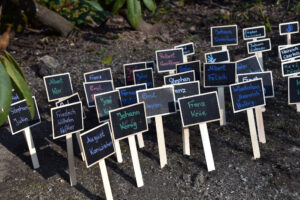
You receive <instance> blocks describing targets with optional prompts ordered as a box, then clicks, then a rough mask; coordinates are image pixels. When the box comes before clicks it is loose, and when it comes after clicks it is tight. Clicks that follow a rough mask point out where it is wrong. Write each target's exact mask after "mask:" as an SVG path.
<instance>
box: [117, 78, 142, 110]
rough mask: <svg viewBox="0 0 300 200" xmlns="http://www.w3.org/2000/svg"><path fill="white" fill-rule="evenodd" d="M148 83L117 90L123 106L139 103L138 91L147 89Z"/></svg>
mask: <svg viewBox="0 0 300 200" xmlns="http://www.w3.org/2000/svg"><path fill="white" fill-rule="evenodd" d="M146 88H147V86H146V83H143V84H137V85H131V86H125V87H119V88H116V89H117V90H118V91H119V93H120V97H121V102H122V106H128V105H131V104H135V103H137V93H136V92H137V91H138V90H144V89H146Z"/></svg>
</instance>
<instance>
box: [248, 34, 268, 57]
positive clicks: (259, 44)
mask: <svg viewBox="0 0 300 200" xmlns="http://www.w3.org/2000/svg"><path fill="white" fill-rule="evenodd" d="M247 50H248V53H249V54H251V53H255V52H264V51H270V50H271V40H270V38H267V39H263V40H257V41H254V42H247Z"/></svg>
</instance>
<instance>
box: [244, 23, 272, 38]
mask: <svg viewBox="0 0 300 200" xmlns="http://www.w3.org/2000/svg"><path fill="white" fill-rule="evenodd" d="M259 28H263V29H264V35H263V36H259V37H251V38H245V32H244V31H247V30H251V29H259ZM242 32H243V39H244V40H253V39H259V38H265V37H266V36H267V34H266V26H254V27H249V28H243V30H242Z"/></svg>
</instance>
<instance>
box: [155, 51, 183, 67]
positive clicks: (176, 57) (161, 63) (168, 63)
mask: <svg viewBox="0 0 300 200" xmlns="http://www.w3.org/2000/svg"><path fill="white" fill-rule="evenodd" d="M155 54H156V65H157V71H158V72H169V71H175V69H176V64H179V63H183V49H167V50H159V51H156V52H155Z"/></svg>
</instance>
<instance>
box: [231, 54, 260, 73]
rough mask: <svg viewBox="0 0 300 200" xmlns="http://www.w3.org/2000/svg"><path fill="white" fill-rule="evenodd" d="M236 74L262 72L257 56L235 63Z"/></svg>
mask: <svg viewBox="0 0 300 200" xmlns="http://www.w3.org/2000/svg"><path fill="white" fill-rule="evenodd" d="M236 71H237V74H246V73H253V72H262V69H261V66H260V63H259V61H258V58H257V56H256V55H255V56H250V57H248V58H245V59H241V60H238V61H236Z"/></svg>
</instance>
